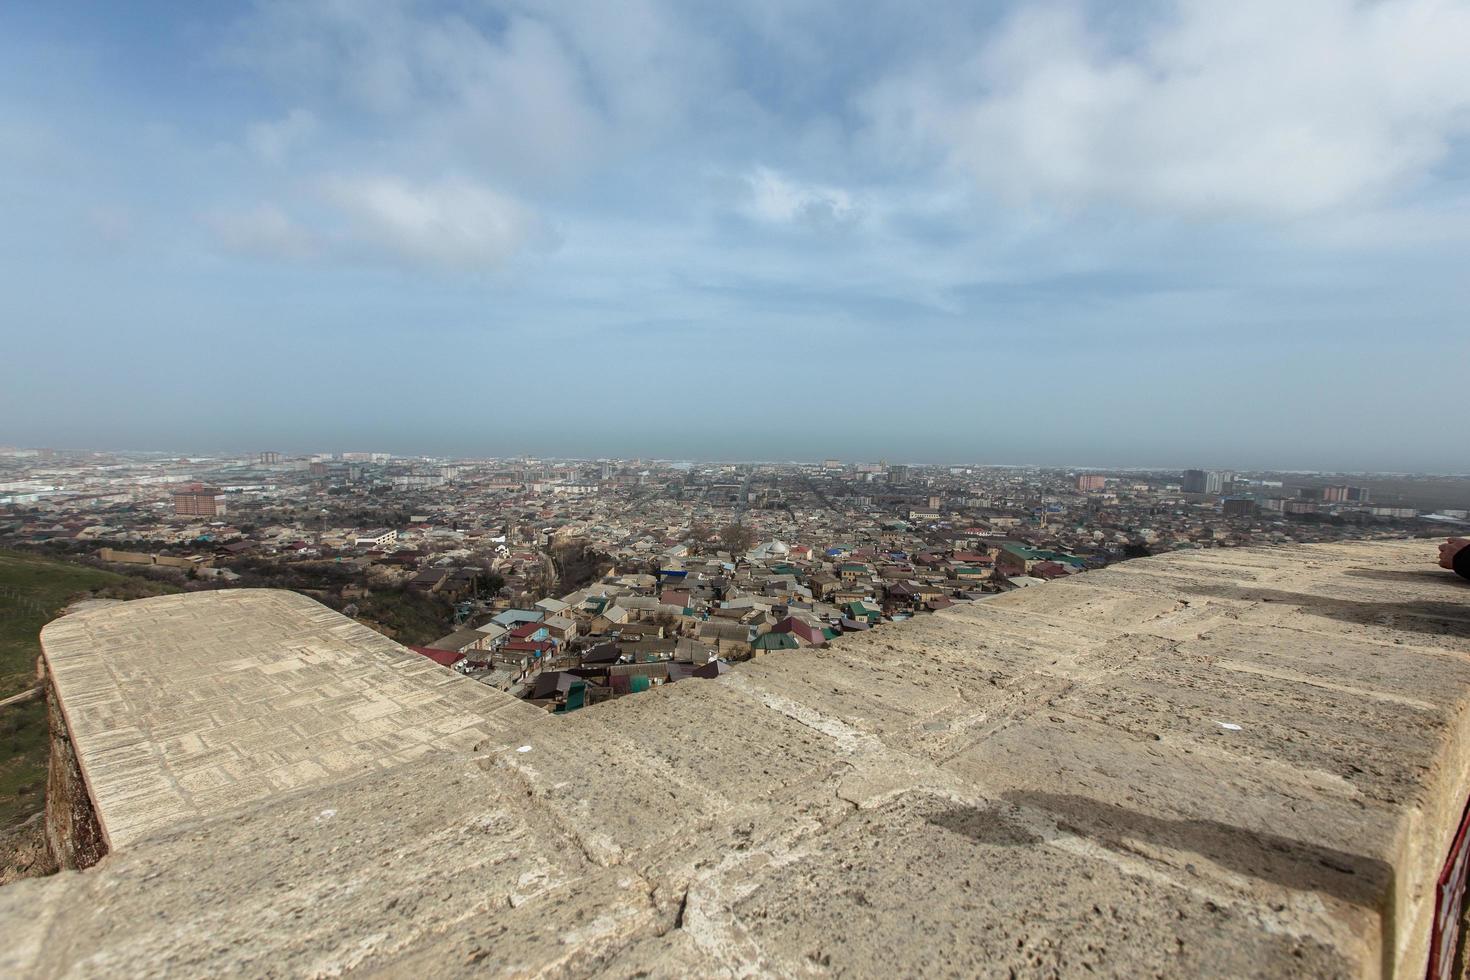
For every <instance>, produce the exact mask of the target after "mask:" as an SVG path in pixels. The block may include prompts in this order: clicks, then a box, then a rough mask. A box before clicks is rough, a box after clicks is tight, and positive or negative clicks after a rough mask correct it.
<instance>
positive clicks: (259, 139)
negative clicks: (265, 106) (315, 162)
mask: <svg viewBox="0 0 1470 980" xmlns="http://www.w3.org/2000/svg"><path fill="white" fill-rule="evenodd" d="M314 132H316V116H314V115H312V114H311V113H310V112H308V111H307V110H305V109H292V110H291V111H290V112H288V113H287V114H286V115H285V117H284V118H282V119H277V120H273V121H270V122H258V123H255V124H253V125H251V126H250V127H249V128H248V129H246V131H245V145H246V146H248V147H250V150H251V152H253V153H254V154H255V155H256V156H258V157H260V159H262V160H264V161H265V162H267V163H271V164H280V163H282V162H284V161H285V159H286V156H287V154H289V153H290V152H291V151H292V150H294V149H295V148H296V147H298V146H300V145H301V144H302V143H303V142H305V141H306V140H307V139H309V138H310V137H311V135H312V133H314Z"/></svg>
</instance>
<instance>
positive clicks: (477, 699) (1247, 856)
mask: <svg viewBox="0 0 1470 980" xmlns="http://www.w3.org/2000/svg"><path fill="white" fill-rule="evenodd" d="M1430 550H1432V549H1430V548H1428V547H1427V546H1426V543H1424V542H1403V543H1356V544H1344V545H1317V546H1303V547H1298V548H1289V549H1251V550H1218V551H1207V552H1194V553H1188V554H1179V555H1173V556H1168V557H1162V558H1154V559H1143V560H1138V561H1132V562H1127V563H1124V564H1122V565H1118V566H1114V567H1112V568H1109V569H1106V570H1102V571H1098V572H1089V573H1087V574H1086V575H1083V576H1078V577H1077V578H1074V579H1070V580H1066V581H1063V582H1058V583H1054V584H1051V585H1048V586H1045V587H1041V588H1034V589H1027V590H1021V591H1019V592H1016V593H1012V594H1009V595H1005V596H1001V597H997V598H995V599H991V600H986V601H983V602H979V603H974V604H968V605H962V606H957V607H955V608H953V609H950V610H946V611H944V612H941V613H938V614H935V615H933V616H928V617H924V618H921V619H917V620H913V621H911V622H908V623H905V624H901V625H897V626H893V627H889V628H885V629H884V630H879V631H874V632H872V633H869V634H860V635H854V636H851V637H845V638H843V640H842V641H841V642H840V643H838V644H836V645H834V646H833V647H832V648H831V649H827V650H814V651H801V652H799V653H792V654H787V655H772V656H769V657H763V658H759V659H758V660H756V661H752V662H750V663H746V664H741V665H739V666H738V667H737V668H736V670H734V671H733V672H731V673H730V674H728V675H726V676H724V677H723V678H721V679H719V680H717V681H708V682H697V683H696V682H689V683H681V684H678V685H673V686H671V687H668V688H662V689H658V690H655V691H652V692H648V693H646V694H640V695H638V696H636V697H631V698H625V699H621V700H618V701H616V702H612V703H610V704H607V705H601V706H598V707H597V708H596V709H590V710H586V711H581V712H577V713H574V714H572V715H568V716H565V717H555V716H549V715H545V714H543V713H541V712H538V711H536V710H534V709H531V708H529V707H528V706H526V705H524V704H522V703H521V702H518V701H515V700H513V699H510V698H508V697H507V696H504V695H501V694H500V693H499V692H496V691H492V690H488V689H486V688H484V687H483V686H482V685H478V684H475V683H474V682H472V681H469V680H467V679H465V678H461V677H459V676H458V675H455V674H453V673H452V672H450V671H445V670H443V669H442V668H439V667H437V666H436V665H434V664H432V663H430V662H428V661H427V660H425V659H424V658H420V657H417V656H415V655H413V654H411V653H410V652H408V651H405V650H403V649H402V648H401V647H398V646H397V645H396V644H394V643H392V642H391V641H389V640H386V639H384V638H382V637H380V636H377V635H376V634H374V633H372V632H371V631H369V630H367V629H366V628H364V627H361V626H359V625H358V624H356V623H353V622H351V621H350V620H347V619H344V618H342V617H340V616H338V615H337V614H336V613H333V612H331V611H330V610H327V609H325V608H324V607H322V606H320V605H318V604H316V603H314V602H312V601H311V600H309V599H305V598H303V597H300V596H296V595H294V594H290V593H280V592H273V591H233V592H228V591H226V592H213V593H194V594H191V595H186V596H166V597H159V598H152V599H143V600H137V601H135V602H130V603H126V604H121V605H118V606H113V607H109V608H104V609H96V610H93V611H90V612H86V613H81V614H77V615H74V616H68V617H65V618H63V619H62V620H58V621H57V622H55V623H53V624H51V625H50V626H48V627H47V629H46V631H45V632H44V634H43V646H44V648H45V654H46V661H47V666H48V669H49V671H50V673H51V680H52V683H53V684H54V686H55V691H56V692H57V695H58V698H57V701H58V703H59V704H60V706H61V708H62V709H63V711H62V713H63V714H64V721H63V723H64V725H65V726H66V733H65V735H66V741H67V743H68V744H69V746H70V747H71V749H72V750H73V751H74V753H75V756H76V759H77V770H78V772H79V773H80V774H81V775H82V776H83V778H84V783H85V788H86V790H87V793H88V795H89V797H90V801H91V802H92V804H93V807H94V809H95V816H96V824H97V828H98V832H99V833H100V834H101V836H102V837H103V838H104V844H105V846H106V849H107V851H108V853H107V854H106V856H105V857H103V858H102V859H101V860H100V861H99V862H98V863H97V864H96V866H95V867H92V868H91V869H90V870H86V871H67V872H63V873H61V874H60V875H57V876H54V877H52V878H50V879H44V880H33V881H24V882H20V883H17V884H16V885H12V886H9V887H7V888H5V889H0V973H4V974H6V975H17V976H102V975H108V976H115V975H119V974H124V975H131V974H138V973H149V972H167V971H173V972H179V973H187V974H191V975H192V974H199V973H205V972H208V973H231V974H247V975H258V974H265V973H271V974H289V975H336V974H339V973H342V972H348V971H354V970H355V971H359V972H362V973H366V974H374V973H388V974H391V975H402V974H406V973H413V972H419V973H425V974H432V975H441V974H449V975H454V974H459V973H483V972H486V971H490V972H499V973H511V974H518V975H545V974H571V975H591V974H607V975H616V976H630V975H635V974H646V975H655V976H690V975H732V976H737V975H752V974H774V975H796V974H811V973H816V974H824V973H836V974H842V975H849V976H880V975H881V976H893V975H930V974H937V973H957V974H964V975H1007V974H1008V973H1011V972H1014V973H1015V974H1017V975H1055V974H1061V975H1078V974H1083V973H1095V974H1101V975H1111V976H1124V975H1127V976H1138V975H1144V974H1159V975H1169V976H1185V975H1196V976H1215V975H1218V976H1239V975H1246V974H1256V975H1271V976H1294V975H1295V976H1326V975H1339V976H1395V977H1408V976H1412V977H1418V976H1421V975H1423V973H1424V970H1425V966H1426V963H1427V961H1428V956H1429V942H1430V935H1431V929H1432V924H1433V921H1434V918H1435V907H1436V888H1435V884H1436V879H1437V877H1438V876H1439V874H1440V871H1441V869H1442V867H1443V865H1444V861H1445V856H1446V854H1447V852H1448V851H1449V849H1450V846H1451V843H1452V841H1453V839H1454V836H1455V831H1456V829H1457V828H1458V827H1459V825H1460V821H1461V816H1462V814H1463V812H1464V809H1465V804H1466V791H1467V788H1470V753H1467V735H1470V732H1467V727H1466V711H1467V707H1470V703H1467V697H1470V588H1467V587H1466V586H1465V584H1464V583H1463V582H1460V581H1458V580H1456V579H1454V578H1452V577H1451V576H1449V575H1448V574H1447V573H1442V572H1440V571H1438V570H1435V569H1434V568H1433V567H1432V566H1431V565H1430V564H1429V552H1430ZM83 822H84V821H83ZM73 823H77V821H73ZM58 826H60V825H58ZM78 850H79V851H85V848H79V849H78ZM74 863H76V864H83V863H85V861H84V860H80V859H79V860H76V861H75V862H74Z"/></svg>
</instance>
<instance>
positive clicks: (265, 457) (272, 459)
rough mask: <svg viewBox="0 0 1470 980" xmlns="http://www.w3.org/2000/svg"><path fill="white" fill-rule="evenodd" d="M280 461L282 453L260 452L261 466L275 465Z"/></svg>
mask: <svg viewBox="0 0 1470 980" xmlns="http://www.w3.org/2000/svg"><path fill="white" fill-rule="evenodd" d="M280 461H281V454H280V453H261V454H260V465H261V466H274V465H276V464H277V463H279V462H280Z"/></svg>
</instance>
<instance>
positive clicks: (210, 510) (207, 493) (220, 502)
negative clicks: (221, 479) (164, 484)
mask: <svg viewBox="0 0 1470 980" xmlns="http://www.w3.org/2000/svg"><path fill="white" fill-rule="evenodd" d="M174 513H175V514H181V515H183V516H186V517H223V516H224V513H225V495H224V492H223V491H221V490H220V489H219V487H206V486H204V485H202V484H199V483H194V484H191V485H189V486H187V487H184V488H182V489H179V490H175V491H174Z"/></svg>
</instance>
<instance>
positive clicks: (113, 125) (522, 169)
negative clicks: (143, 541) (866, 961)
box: [0, 0, 1470, 471]
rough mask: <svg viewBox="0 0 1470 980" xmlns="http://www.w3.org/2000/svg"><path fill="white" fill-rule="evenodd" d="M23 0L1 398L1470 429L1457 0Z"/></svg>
mask: <svg viewBox="0 0 1470 980" xmlns="http://www.w3.org/2000/svg"><path fill="white" fill-rule="evenodd" d="M1122 10H1123V12H1120V5H1114V4H1095V5H1089V4H1085V3H1060V4H1052V3H1045V2H1043V3H1029V4H1024V5H1022V4H1006V3H948V2H944V0H936V2H933V3H927V4H917V5H916V4H906V3H888V2H878V3H871V4H864V5H854V4H850V3H840V2H836V0H832V2H810V3H804V2H799V0H783V2H775V0H758V2H751V3H741V4H719V3H708V4H701V3H692V2H689V3H660V2H656V0H628V2H619V3H603V2H579V0H561V2H555V3H551V2H548V3H488V2H487V3H478V2H464V3H454V4H441V3H408V2H387V0H382V2H374V0H353V2H348V0H320V2H312V0H307V2H300V3H263V4H257V5H248V4H242V5H238V6H235V5H225V4H189V3H152V4H150V3H130V4H96V3H64V2H47V3H12V4H6V5H3V6H0V216H3V220H0V330H3V337H4V345H3V355H0V443H6V442H8V443H12V444H18V445H55V446H64V447H98V448H177V449H181V450H182V449H188V450H193V451H205V450H213V449H228V448H235V449H265V448H271V449H279V450H282V451H297V450H306V449H325V450H330V449H373V450H389V451H399V452H425V453H446V454H482V453H483V454H509V453H518V452H532V453H542V454H567V455H586V456H599V455H661V456H672V457H695V458H739V457H746V458H778V459H788V458H820V457H823V456H830V455H837V456H843V457H846V458H874V459H876V458H879V457H886V458H888V459H894V460H900V459H902V460H913V461H928V460H934V461H942V460H950V461H980V462H987V461H989V462H1039V463H1075V464H1091V465H1160V466H1170V465H1186V464H1187V465H1210V466H1235V467H1241V468H1247V467H1270V466H1275V467H1291V468H1309V467H1321V468H1333V469H1338V468H1341V469H1433V470H1448V471H1465V470H1466V469H1470V467H1467V464H1466V449H1465V446H1466V445H1467V438H1466V437H1467V436H1470V424H1467V422H1466V409H1465V406H1466V397H1465V393H1466V391H1467V376H1470V329H1467V311H1470V302H1467V301H1470V275H1467V273H1466V268H1467V265H1470V263H1467V257H1470V181H1467V153H1470V151H1467V135H1470V72H1467V70H1466V68H1465V66H1466V65H1467V64H1470V0H1380V2H1370V3H1352V2H1346V0H1293V2H1292V3H1290V4H1282V3H1279V2H1272V0H1236V2H1232V3H1230V4H1221V3H1218V2H1214V0H1183V2H1162V0H1160V2H1149V3H1140V4H1129V5H1122Z"/></svg>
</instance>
